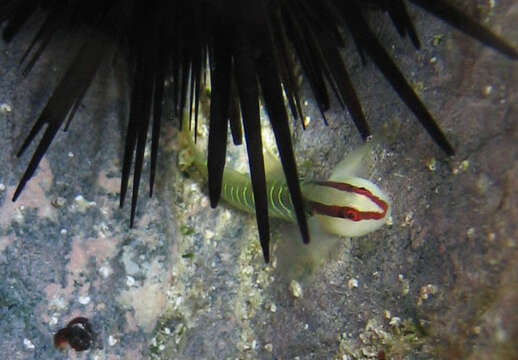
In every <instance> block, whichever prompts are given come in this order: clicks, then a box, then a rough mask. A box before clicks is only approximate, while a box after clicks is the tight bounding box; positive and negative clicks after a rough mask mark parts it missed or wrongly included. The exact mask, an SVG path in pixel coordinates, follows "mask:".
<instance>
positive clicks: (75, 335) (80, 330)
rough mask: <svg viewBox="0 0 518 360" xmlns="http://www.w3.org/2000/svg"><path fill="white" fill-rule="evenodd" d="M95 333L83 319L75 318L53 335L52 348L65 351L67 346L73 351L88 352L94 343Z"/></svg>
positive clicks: (85, 319) (86, 320)
mask: <svg viewBox="0 0 518 360" xmlns="http://www.w3.org/2000/svg"><path fill="white" fill-rule="evenodd" d="M95 338H96V335H95V332H94V331H93V329H92V326H91V325H90V322H89V321H88V319H87V318H85V317H81V316H79V317H76V318H74V319H73V320H71V321H70V322H69V323H68V324H67V326H66V327H64V328H63V329H60V330H59V331H58V332H57V333H56V334H55V335H54V346H55V347H56V348H58V349H59V350H65V348H66V346H67V344H68V345H70V347H71V348H72V349H74V350H75V351H84V350H88V349H89V348H90V347H91V346H92V344H94V343H95Z"/></svg>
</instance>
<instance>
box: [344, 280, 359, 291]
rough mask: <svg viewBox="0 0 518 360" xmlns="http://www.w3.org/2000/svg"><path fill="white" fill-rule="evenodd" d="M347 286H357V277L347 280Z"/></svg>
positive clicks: (352, 287)
mask: <svg viewBox="0 0 518 360" xmlns="http://www.w3.org/2000/svg"><path fill="white" fill-rule="evenodd" d="M347 287H348V288H349V290H351V289H354V288H357V287H358V280H357V279H355V278H352V279H350V280H349V281H348V282H347Z"/></svg>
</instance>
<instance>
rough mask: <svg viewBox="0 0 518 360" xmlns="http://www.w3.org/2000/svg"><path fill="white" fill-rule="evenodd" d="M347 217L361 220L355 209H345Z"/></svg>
mask: <svg viewBox="0 0 518 360" xmlns="http://www.w3.org/2000/svg"><path fill="white" fill-rule="evenodd" d="M345 217H346V218H348V219H349V220H352V221H358V220H359V216H358V212H357V211H356V210H354V209H347V210H346V211H345Z"/></svg>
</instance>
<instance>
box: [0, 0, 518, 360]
mask: <svg viewBox="0 0 518 360" xmlns="http://www.w3.org/2000/svg"><path fill="white" fill-rule="evenodd" d="M410 10H411V13H412V15H413V16H414V17H415V20H416V24H417V30H418V32H419V34H420V37H421V40H422V43H423V49H422V50H421V51H419V52H415V51H413V49H412V48H411V44H409V43H406V42H402V41H400V40H399V39H398V34H397V33H395V31H393V30H392V27H389V26H386V25H388V21H389V20H387V19H384V20H383V21H382V22H381V23H380V24H379V25H378V28H379V31H380V32H382V33H383V35H382V36H383V39H384V43H385V44H387V49H388V50H389V51H390V53H391V54H392V55H393V56H394V57H395V58H396V60H397V63H398V64H399V66H400V67H401V68H402V69H404V72H405V74H406V75H407V77H408V79H409V81H410V82H411V83H413V84H414V86H415V88H416V89H417V90H418V91H419V93H420V95H421V97H422V99H423V101H424V102H425V104H427V106H428V107H429V109H430V111H431V112H432V113H433V114H434V115H435V117H436V118H437V119H438V120H439V123H440V125H441V127H442V128H443V129H444V130H445V132H446V134H447V135H448V137H449V139H451V140H452V143H454V144H455V145H456V150H457V155H456V156H454V157H453V158H451V159H448V158H446V157H445V156H444V155H443V154H442V153H441V151H440V150H439V149H438V148H437V147H436V146H435V145H434V144H433V143H432V141H431V140H430V139H429V138H428V136H427V135H426V134H425V133H424V131H423V130H422V128H421V127H420V125H419V124H417V123H416V121H415V119H414V117H413V115H412V114H410V113H409V111H408V110H407V109H406V108H405V107H404V105H403V104H402V103H401V102H400V100H399V99H398V98H397V97H396V96H395V95H394V94H393V92H392V90H391V89H390V88H389V85H387V83H386V82H385V81H384V80H383V78H382V76H381V75H380V74H379V73H378V72H377V71H376V69H375V68H374V66H373V65H372V64H367V65H366V66H362V65H361V64H360V61H359V59H357V58H356V57H352V58H351V59H350V60H349V63H348V66H349V67H350V68H351V73H352V75H353V80H354V82H355V83H356V84H358V86H359V88H358V93H359V95H360V97H361V100H362V101H363V104H364V106H365V109H366V115H367V117H368V118H369V120H370V121H372V124H373V128H374V131H375V133H378V134H381V135H383V136H384V138H385V141H384V143H383V145H382V146H380V147H378V149H377V151H376V153H375V154H374V157H373V160H372V162H371V163H370V166H369V168H368V169H366V172H367V174H368V176H369V177H370V178H371V179H372V180H373V181H374V182H376V183H378V184H379V185H380V186H381V187H382V188H383V189H384V190H385V191H386V192H387V193H388V194H390V196H391V198H392V225H390V226H386V227H384V228H383V229H382V230H379V231H377V232H375V233H372V234H370V235H367V236H364V237H361V238H355V239H341V240H340V241H338V242H335V243H332V246H329V247H328V248H325V249H326V250H327V251H320V252H317V250H318V249H322V248H323V246H320V245H319V243H318V241H319V239H318V238H314V239H313V243H312V244H311V248H310V249H309V251H308V249H306V248H304V245H303V244H302V243H301V242H300V241H299V239H298V235H297V230H296V229H295V228H294V227H293V226H290V225H289V224H284V223H281V222H275V221H274V222H273V225H272V228H273V242H274V252H273V261H272V264H271V265H265V264H264V262H263V260H262V254H261V251H260V246H259V243H258V235H257V229H256V227H255V219H254V218H253V217H252V216H250V215H247V214H244V213H240V212H237V211H235V210H233V209H230V208H227V207H225V206H224V205H222V206H219V207H218V208H217V209H210V206H209V202H208V198H207V196H206V187H205V185H204V184H203V183H202V182H201V181H200V179H199V178H198V176H197V175H196V174H192V173H186V172H183V171H181V170H180V169H179V168H178V165H177V164H178V161H177V154H178V151H179V150H180V148H179V144H178V142H177V139H176V130H174V129H173V126H172V125H171V124H166V125H165V129H164V131H165V132H167V133H169V135H170V136H164V137H163V139H164V140H163V141H162V152H161V158H160V159H161V160H160V169H159V172H160V179H159V182H158V185H157V189H156V190H155V194H156V195H155V197H154V198H153V199H150V200H149V199H147V198H146V197H145V196H141V199H140V200H139V201H140V202H139V207H138V212H137V219H138V221H137V223H136V226H135V227H134V229H129V225H128V223H129V220H128V219H129V209H127V208H123V209H122V210H120V209H119V208H118V193H119V186H120V166H119V163H120V159H121V157H122V152H123V144H122V140H121V135H120V134H121V133H122V134H123V133H124V131H125V127H126V124H125V121H123V120H120V119H125V118H126V114H127V109H126V108H125V105H124V104H125V102H124V100H125V99H126V98H127V96H128V94H125V93H121V91H120V88H119V87H118V86H117V81H116V80H114V79H116V78H117V74H118V71H119V69H120V66H122V65H120V64H110V65H112V66H110V67H108V66H107V67H106V68H104V69H103V71H102V72H101V73H100V74H99V76H98V79H97V81H96V82H95V83H94V84H93V86H92V87H91V88H90V89H89V91H88V94H87V96H86V98H85V101H84V104H82V105H81V106H80V108H79V110H78V113H77V115H76V118H75V119H74V121H73V122H72V124H71V126H70V129H69V130H68V132H67V133H62V132H61V133H60V134H59V135H58V138H57V139H56V141H55V142H54V144H53V145H52V147H51V149H50V151H49V153H48V155H47V156H45V157H44V159H43V161H42V163H41V165H40V167H39V169H38V171H37V173H36V176H35V177H34V178H33V179H31V181H30V182H29V184H28V187H27V188H26V189H25V190H24V192H23V194H22V196H21V197H20V199H19V200H18V201H17V202H16V203H12V202H11V196H12V193H13V191H14V188H15V187H16V184H17V181H18V179H19V178H20V176H21V174H22V173H23V171H24V168H25V166H26V164H27V162H28V159H29V158H30V154H31V152H32V151H33V150H34V147H31V148H29V149H28V153H26V154H24V155H23V156H22V157H21V158H19V159H17V158H16V156H15V154H16V151H17V150H18V148H19V146H20V145H21V142H22V138H23V136H24V135H25V134H26V132H27V131H28V129H30V127H31V126H32V121H33V120H34V119H35V117H36V116H37V114H38V113H39V112H40V111H41V108H42V106H43V105H44V103H45V101H46V99H47V98H48V96H49V94H48V88H51V86H52V84H55V82H56V81H57V80H58V78H59V75H60V69H61V66H62V64H54V63H53V62H52V61H54V59H55V57H52V58H49V57H43V58H42V61H41V62H40V63H38V65H37V66H36V67H35V68H34V70H33V73H31V75H30V76H29V77H27V78H25V79H24V78H22V77H21V75H19V69H18V68H17V64H18V61H19V59H20V57H21V55H22V54H23V51H24V49H25V47H26V46H27V44H28V42H29V41H30V39H31V34H27V35H26V38H24V39H18V41H17V42H16V43H13V44H11V45H9V46H7V45H5V43H3V42H2V43H0V52H1V53H2V56H1V57H0V79H1V86H0V134H1V136H0V149H2V151H1V152H0V164H2V165H1V166H0V184H1V185H0V272H1V273H2V276H0V319H1V321H0V333H1V334H3V335H2V337H1V338H0V351H1V352H2V353H3V354H7V359H28V358H35V359H61V358H67V357H70V358H91V359H113V358H125V359H140V358H159V359H171V358H174V359H193V358H206V359H211V358H214V359H223V358H240V359H248V358H250V359H256V358H265V359H270V358H272V359H273V358H275V359H277V358H278V359H292V358H299V359H331V358H336V359H364V358H372V359H376V358H378V359H380V358H387V359H388V358H398V357H399V358H411V359H414V358H415V359H428V358H465V359H467V358H472V359H490V358H498V359H514V358H516V356H517V354H518V348H517V345H516V341H515V340H514V339H516V336H517V335H518V325H517V324H518V318H517V315H516V311H515V309H516V307H517V306H518V289H517V287H516V283H518V275H517V273H516V269H517V262H518V250H517V246H518V244H517V243H516V242H517V239H518V227H517V225H516V220H515V219H516V218H518V202H517V199H518V197H517V196H516V195H515V194H516V192H517V191H518V180H517V179H518V161H517V160H518V146H517V145H516V144H517V143H518V142H517V141H518V129H517V125H516V119H517V117H518V108H517V107H516V105H515V104H517V103H518V99H517V97H518V64H516V63H513V62H511V61H509V60H508V59H506V58H505V57H503V56H501V55H499V54H496V53H495V52H494V51H492V50H490V49H487V48H483V47H482V46H481V45H479V44H478V43H476V42H474V41H473V40H471V39H469V38H467V37H465V36H463V35H460V34H458V33H457V32H454V31H452V30H451V29H450V28H448V27H447V26H445V25H443V24H442V23H440V22H438V21H437V20H435V19H432V18H431V17H429V16H426V15H425V14H423V13H422V12H421V11H420V10H419V9H416V8H413V7H410ZM480 16H481V20H483V21H484V20H486V19H487V21H488V24H489V26H490V27H491V28H493V29H494V30H495V31H496V32H498V33H501V34H502V35H504V36H505V38H506V39H509V40H510V41H511V42H512V43H514V44H518V29H517V28H516V26H515V25H514V24H516V23H517V22H518V6H517V4H515V2H514V1H511V0H505V1H499V2H498V3H497V5H496V6H495V7H494V8H491V9H487V7H483V8H482V10H481V14H480ZM377 20H378V19H373V21H377ZM384 22H387V24H385V23H384ZM389 29H390V30H389ZM351 46H352V45H351ZM54 47H55V49H54V50H55V51H57V52H58V53H59V52H62V53H64V52H66V50H67V49H66V47H65V46H64V44H60V43H59V42H58V43H57V44H55V45H54ZM353 50H354V49H353V48H352V47H351V49H346V52H351V53H353ZM58 58H59V57H58ZM49 69H52V71H49ZM303 88H304V85H303ZM305 111H306V113H307V116H308V119H307V120H309V124H308V129H307V130H306V131H302V130H301V129H300V126H299V125H298V124H297V125H295V124H294V126H293V127H292V129H293V136H294V139H295V143H296V147H297V148H296V152H297V157H298V163H299V167H300V168H301V170H302V171H303V172H305V173H306V174H307V175H308V176H312V177H324V178H325V176H327V175H328V174H329V172H330V170H331V169H332V168H333V166H334V165H335V164H336V163H337V162H338V161H339V160H340V159H341V158H342V157H343V156H344V154H346V153H348V152H349V151H351V150H352V149H354V148H355V147H356V146H358V145H359V144H360V139H359V136H358V135H357V134H356V130H355V129H354V128H352V127H351V125H350V121H349V118H348V115H347V114H344V112H342V111H341V110H340V108H339V106H338V104H335V106H334V110H332V111H330V112H329V114H327V115H328V121H329V126H328V127H327V128H326V127H324V125H323V124H322V122H321V121H320V118H319V115H318V111H317V110H316V109H314V107H313V104H312V103H311V101H309V102H308V104H307V106H306V109H305ZM345 118H347V119H345ZM85 135H86V136H85ZM237 165H239V164H237ZM321 241H323V240H321ZM315 253H317V255H315V256H310V255H309V254H315ZM295 256H297V259H298V262H294V261H293V260H291V261H290V258H294V257H295ZM76 316H85V317H87V318H89V319H90V321H91V324H92V326H93V327H94V329H95V331H96V332H97V334H98V338H97V342H96V344H95V346H94V347H93V348H92V349H90V350H88V351H87V352H85V353H83V354H81V355H78V354H75V355H73V353H74V352H73V350H67V352H65V353H61V352H59V351H58V350H56V349H54V347H53V343H52V336H53V334H54V333H55V332H56V331H58V330H59V329H60V328H62V327H64V326H65V325H66V324H67V323H68V322H69V321H70V320H71V319H73V318H74V317H76ZM475 349H476V350H475Z"/></svg>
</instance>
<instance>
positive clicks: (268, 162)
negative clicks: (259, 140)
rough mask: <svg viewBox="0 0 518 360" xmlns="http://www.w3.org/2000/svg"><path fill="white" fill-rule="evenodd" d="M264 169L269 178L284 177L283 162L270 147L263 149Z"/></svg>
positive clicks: (278, 178) (273, 179)
mask: <svg viewBox="0 0 518 360" xmlns="http://www.w3.org/2000/svg"><path fill="white" fill-rule="evenodd" d="M263 156H264V171H265V173H266V178H267V179H268V180H272V181H275V180H281V179H284V171H283V169H282V164H281V162H280V160H279V158H278V157H277V156H275V154H274V153H272V152H271V151H270V150H268V149H263Z"/></svg>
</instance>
